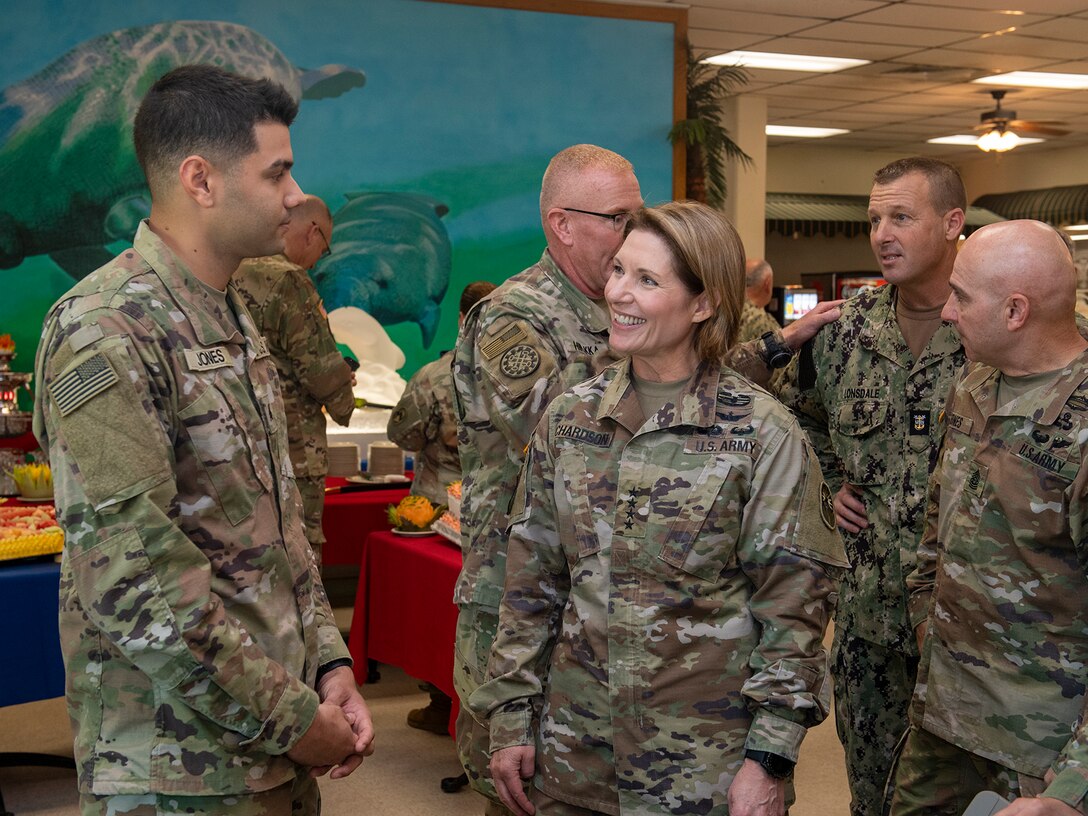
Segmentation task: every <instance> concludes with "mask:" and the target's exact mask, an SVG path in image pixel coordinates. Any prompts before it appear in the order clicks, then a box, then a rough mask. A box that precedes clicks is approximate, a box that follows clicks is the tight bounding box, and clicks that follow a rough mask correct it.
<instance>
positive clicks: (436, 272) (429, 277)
mask: <svg viewBox="0 0 1088 816" xmlns="http://www.w3.org/2000/svg"><path fill="white" fill-rule="evenodd" d="M346 197H347V199H348V202H347V204H345V205H344V206H343V207H341V208H340V209H339V210H338V211H337V212H336V214H335V216H334V226H333V231H332V242H331V246H332V254H331V255H329V256H328V257H326V258H324V259H322V260H321V261H318V263H317V266H316V267H315V268H314V270H313V272H312V273H311V275H312V276H313V279H314V283H315V285H316V286H317V290H318V292H320V293H321V297H322V298H323V299H324V301H325V308H326V309H328V310H329V311H332V310H333V309H337V308H339V307H341V306H358V307H359V308H360V309H362V310H363V311H365V312H367V313H368V314H370V315H371V316H373V317H374V318H376V319H377V320H378V322H379V323H381V324H382V325H383V326H391V325H393V324H394V323H401V322H405V321H409V322H415V323H418V324H419V327H420V329H421V330H422V332H423V340H424V343H425V345H428V346H429V345H430V344H431V342H432V341H433V340H434V336H435V332H436V331H437V330H438V318H439V316H440V312H439V303H441V302H442V298H443V296H444V295H445V294H446V288H447V287H448V286H449V282H450V268H451V259H450V237H449V233H447V232H446V228H445V226H444V225H443V224H442V220H441V218H442V216H443V215H445V214H446V213H447V212H449V208H448V207H447V206H446V205H445V204H443V203H442V202H440V201H438V200H436V199H433V198H430V197H429V196H425V195H420V194H418V193H349V194H347V195H346Z"/></svg>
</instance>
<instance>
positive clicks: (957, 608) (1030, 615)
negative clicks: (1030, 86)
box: [892, 221, 1088, 816]
mask: <svg viewBox="0 0 1088 816" xmlns="http://www.w3.org/2000/svg"><path fill="white" fill-rule="evenodd" d="M951 285H952V295H951V297H949V299H948V303H947V304H946V305H945V307H944V317H945V319H947V320H949V321H950V322H951V323H953V324H954V325H955V326H956V328H957V329H958V330H959V334H960V337H961V338H962V339H963V346H964V349H965V351H966V353H967V357H968V359H969V360H970V361H971V362H970V364H969V365H968V366H967V368H966V370H965V372H964V375H963V377H962V379H960V380H959V381H958V382H957V383H956V385H955V388H954V389H953V391H952V394H951V396H950V397H949V399H948V403H947V407H946V408H945V424H946V426H947V430H946V432H945V438H944V442H943V446H942V449H941V453H940V462H939V465H938V469H937V472H936V473H935V475H934V478H933V481H932V483H931V492H932V495H931V497H930V503H929V510H928V517H927V520H926V527H925V535H924V536H923V538H922V543H921V547H920V549H919V555H918V564H917V567H916V568H915V570H914V572H913V573H912V574H911V575H910V576H908V578H907V585H908V587H909V589H910V592H911V596H910V605H911V620H912V622H914V623H916V624H917V625H918V638H919V641H921V642H922V663H921V668H920V670H919V673H918V686H917V690H916V692H915V697H914V704H913V706H912V707H911V728H910V732H909V734H908V737H907V741H906V747H905V748H904V749H903V753H902V756H901V758H900V760H899V766H898V771H897V774H896V780H895V796H894V799H893V802H892V814H893V816H914V815H915V814H917V816H922V814H949V816H951V814H957V815H958V814H960V813H962V812H963V810H964V808H965V807H966V806H967V804H968V803H969V802H970V801H971V798H972V797H973V796H974V795H975V794H976V793H978V792H980V791H983V790H987V789H989V790H993V791H996V792H997V793H999V794H1001V795H1002V796H1005V797H1016V796H1018V797H1024V798H1023V799H1021V800H1020V801H1018V802H1016V803H1014V804H1013V805H1012V806H1011V807H1009V808H1008V809H1006V810H1002V811H1001V812H1002V814H1005V813H1008V814H1033V813H1048V812H1049V813H1069V814H1076V813H1085V812H1088V807H1086V802H1085V798H1084V797H1085V793H1086V792H1088V768H1085V765H1084V760H1085V744H1084V741H1083V736H1084V735H1083V726H1084V713H1085V711H1084V709H1085V703H1086V700H1088V698H1086V696H1085V689H1086V688H1088V605H1086V604H1085V597H1086V596H1088V575H1086V572H1088V341H1086V340H1085V339H1084V337H1082V336H1081V334H1080V333H1079V331H1078V328H1077V321H1076V314H1075V310H1074V304H1075V300H1076V274H1075V271H1074V269H1073V264H1072V261H1071V260H1070V256H1069V252H1068V250H1067V249H1066V247H1065V245H1064V244H1063V243H1062V241H1061V239H1060V238H1059V237H1058V235H1057V234H1056V233H1055V231H1054V230H1053V229H1051V228H1050V227H1049V226H1048V225H1046V224H1043V223H1040V222H1038V221H1009V222H1005V223H1001V224H994V225H992V226H989V227H983V228H982V229H980V230H979V231H978V232H976V233H975V234H973V235H972V236H971V237H970V238H968V239H967V241H966V243H965V244H964V246H963V248H962V249H961V250H960V253H959V257H958V258H957V259H956V266H955V271H954V272H953V274H952V281H951ZM1036 796H1041V797H1044V798H1042V799H1034V798H1029V797H1036Z"/></svg>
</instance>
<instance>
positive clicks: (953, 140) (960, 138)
mask: <svg viewBox="0 0 1088 816" xmlns="http://www.w3.org/2000/svg"><path fill="white" fill-rule="evenodd" d="M983 135H985V134H983ZM980 138H982V137H980V136H968V135H966V134H963V133H961V134H958V135H956V136H938V137H937V138H936V139H926V141H927V142H928V143H929V144H947V145H967V146H968V147H978V140H979V139H980ZM1045 141H1046V139H1035V138H1029V137H1027V136H1021V137H1020V138H1019V141H1017V143H1016V144H1017V146H1019V145H1026V144H1036V143H1038V142H1045Z"/></svg>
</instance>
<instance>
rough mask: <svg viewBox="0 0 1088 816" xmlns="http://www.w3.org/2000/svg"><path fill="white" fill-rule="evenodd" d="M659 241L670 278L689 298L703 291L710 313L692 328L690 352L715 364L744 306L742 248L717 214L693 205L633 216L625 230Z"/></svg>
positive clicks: (673, 205)
mask: <svg viewBox="0 0 1088 816" xmlns="http://www.w3.org/2000/svg"><path fill="white" fill-rule="evenodd" d="M632 230H646V231H647V232H650V233H653V234H654V235H656V236H657V237H659V238H660V239H661V240H662V241H664V242H665V245H666V246H667V247H668V248H669V253H670V254H671V255H672V258H673V263H674V265H675V267H676V274H677V276H678V277H679V278H680V280H681V282H682V283H683V284H684V286H685V287H686V288H687V290H688V291H689V292H691V293H692V294H693V295H701V294H703V293H706V295H707V298H708V299H709V301H710V305H711V306H712V307H713V308H714V314H712V315H711V316H710V317H709V318H707V319H706V320H704V321H703V322H702V323H699V324H698V325H697V326H696V327H695V353H696V355H698V357H699V360H700V361H702V362H712V363H720V362H721V361H722V358H724V357H725V353H726V352H727V351H728V350H729V348H730V346H732V345H733V340H734V338H735V337H736V334H737V327H738V325H739V323H740V313H741V307H742V306H743V303H744V244H743V243H741V240H740V236H739V235H738V234H737V231H736V229H734V228H733V225H732V224H730V223H729V220H728V219H727V218H726V217H725V216H724V215H722V213H720V212H718V211H717V210H715V209H713V208H712V207H708V206H707V205H706V204H700V203H699V202H697V201H672V202H669V203H668V204H662V205H660V206H658V207H644V208H643V209H641V210H639V211H638V212H636V213H634V215H633V216H632V218H631V221H630V223H629V224H628V225H627V231H628V233H630V232H631V231H632Z"/></svg>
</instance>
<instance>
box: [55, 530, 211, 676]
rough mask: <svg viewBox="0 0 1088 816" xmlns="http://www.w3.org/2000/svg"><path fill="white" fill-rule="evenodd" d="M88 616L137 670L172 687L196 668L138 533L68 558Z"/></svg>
mask: <svg viewBox="0 0 1088 816" xmlns="http://www.w3.org/2000/svg"><path fill="white" fill-rule="evenodd" d="M71 568H72V575H73V579H74V582H75V586H76V592H77V593H78V595H79V597H80V600H81V601H82V603H83V608H84V609H85V610H87V615H88V617H90V618H91V620H93V621H94V623H95V625H96V626H97V627H98V628H99V629H100V630H101V631H102V633H103V634H104V635H105V636H106V637H107V638H109V639H110V640H111V641H112V642H113V643H114V644H116V646H117V648H118V649H120V650H121V651H122V652H123V653H124V654H125V656H126V657H127V658H128V659H129V660H131V661H132V663H133V664H135V665H136V666H137V667H138V668H139V669H140V671H141V672H143V673H144V674H146V675H148V677H151V678H152V679H153V681H154V682H155V683H156V684H157V685H159V686H162V687H164V688H174V687H176V686H177V685H178V684H179V683H181V682H182V681H183V680H184V679H185V678H186V677H187V676H189V675H190V674H191V673H192V672H193V671H195V670H196V669H197V668H198V664H197V663H196V661H195V660H194V659H193V657H192V654H191V653H190V652H189V650H188V647H187V646H186V644H185V642H184V640H183V639H182V636H181V632H180V631H179V628H178V626H177V622H176V620H175V618H174V614H173V611H172V610H171V609H170V606H169V604H167V602H166V598H165V595H164V593H163V591H162V588H161V586H160V584H159V579H158V576H157V575H156V574H155V571H154V569H153V568H152V566H151V560H150V559H149V558H148V556H147V552H146V551H145V550H144V546H143V541H142V540H141V538H140V534H139V532H137V531H136V530H125V531H124V532H121V533H118V534H117V535H115V536H112V537H110V538H108V539H106V540H105V541H103V542H102V543H101V544H99V545H97V546H95V547H92V548H91V549H89V550H84V551H83V552H79V553H74V554H73V555H72V556H71Z"/></svg>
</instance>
